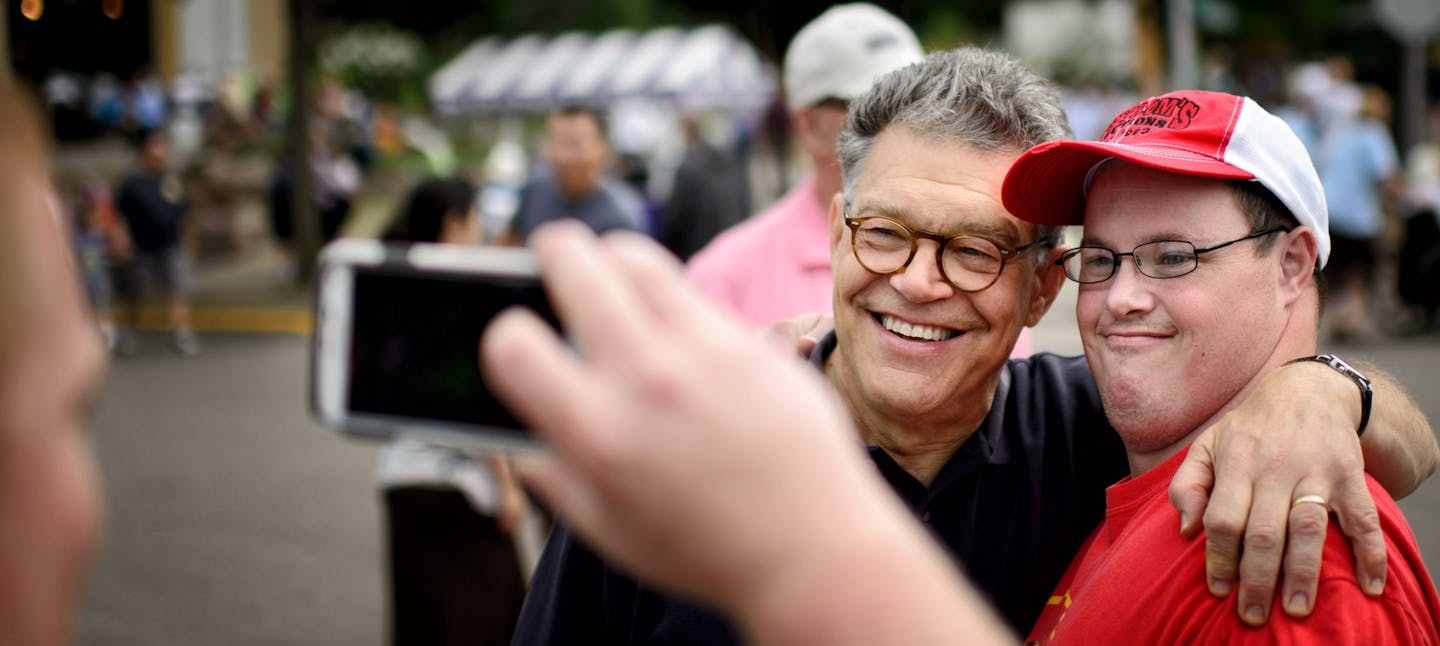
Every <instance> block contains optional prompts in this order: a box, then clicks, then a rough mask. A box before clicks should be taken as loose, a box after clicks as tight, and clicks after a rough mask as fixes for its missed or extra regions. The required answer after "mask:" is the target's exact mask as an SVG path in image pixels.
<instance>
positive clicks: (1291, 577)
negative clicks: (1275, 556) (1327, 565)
mask: <svg viewBox="0 0 1440 646" xmlns="http://www.w3.org/2000/svg"><path fill="white" fill-rule="evenodd" d="M1285 579H1286V580H1287V581H1290V582H1294V583H1301V582H1303V585H1304V586H1305V587H1313V586H1314V585H1315V582H1316V581H1319V580H1320V562H1319V561H1315V560H1311V559H1295V560H1293V561H1290V562H1287V563H1286V564H1285ZM1297 587H1298V586H1297Z"/></svg>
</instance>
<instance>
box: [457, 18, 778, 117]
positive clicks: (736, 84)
mask: <svg viewBox="0 0 1440 646" xmlns="http://www.w3.org/2000/svg"><path fill="white" fill-rule="evenodd" d="M429 93H430V100H431V103H432V105H434V107H435V109H436V110H437V111H439V112H440V113H441V114H444V115H449V116H455V115H465V114H484V113H494V112H540V111H546V110H550V109H553V108H555V107H559V106H562V105H575V104H580V105H594V106H605V105H609V104H611V103H614V102H616V101H624V100H630V99H643V100H656V101H666V102H671V103H672V104H674V105H676V106H679V107H684V108H722V109H755V108H761V107H764V106H766V105H768V104H769V102H770V101H771V100H772V99H773V98H774V95H775V72H774V68H773V66H771V65H770V64H768V63H766V62H764V61H762V60H761V59H760V56H759V55H758V54H757V53H756V51H755V49H754V48H753V47H752V46H751V45H750V43H748V42H747V41H746V40H745V39H744V38H742V37H741V36H740V35H738V34H736V33H735V31H734V30H732V29H730V28H729V27H726V26H724V25H707V26H702V27H695V28H689V29H682V28H676V27H667V28H660V29H654V30H649V31H635V30H628V29H621V30H615V31H608V32H603V33H599V34H589V33H581V32H569V33H564V34H559V35H555V36H545V35H539V34H528V35H524V36H519V37H515V38H503V37H499V36H491V37H487V38H482V39H481V40H479V41H477V42H475V43H474V44H472V45H471V46H469V47H467V48H466V49H465V50H464V51H463V52H461V53H460V54H459V55H458V56H456V57H455V58H454V59H453V60H451V61H450V62H449V63H447V64H446V65H445V66H444V67H442V68H441V69H440V70H439V71H438V72H436V73H435V74H434V76H432V77H431V78H430V83H429Z"/></svg>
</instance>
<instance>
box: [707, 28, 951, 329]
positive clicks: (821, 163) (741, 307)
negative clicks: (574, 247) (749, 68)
mask: <svg viewBox="0 0 1440 646" xmlns="http://www.w3.org/2000/svg"><path fill="white" fill-rule="evenodd" d="M923 56H924V52H923V51H922V50H921V48H920V41H919V40H918V39H917V38H916V37H915V33H914V32H912V31H911V30H910V28H909V27H908V26H906V25H905V23H904V22H901V21H900V19H899V18H896V17H895V16H893V15H891V14H889V13H887V12H886V11H885V10H884V9H881V8H879V7H877V6H875V5H872V4H868V3H854V4H847V5H839V6H836V7H832V8H830V9H829V10H828V11H826V12H825V13H822V14H820V16H818V17H817V18H815V19H814V20H812V21H811V22H810V23H809V24H807V25H805V27H804V28H802V29H801V30H800V31H799V33H797V34H795V37H794V38H793V39H792V40H791V41H790V47H789V48H788V49H787V50H786V51H785V61H784V84H785V102H786V105H787V107H788V108H789V110H790V121H791V123H792V124H793V125H794V127H795V132H796V134H797V136H798V137H799V139H800V142H801V144H802V145H803V146H804V150H805V157H806V158H808V159H809V160H810V166H811V172H810V174H809V175H807V176H806V177H805V178H804V179H802V180H801V181H800V183H799V184H798V185H796V186H795V187H793V188H791V189H790V191H789V192H788V193H786V194H785V196H784V197H782V198H780V201H779V202H776V203H775V204H773V205H771V206H770V207H769V208H768V209H766V210H765V211H764V212H762V213H760V214H759V215H757V216H755V217H754V218H753V219H750V220H748V221H746V222H744V223H742V224H740V225H739V226H736V227H734V228H732V229H730V230H728V231H725V232H724V233H721V234H720V235H719V237H717V238H715V240H714V241H712V242H711V243H710V244H709V245H707V246H706V247H705V248H704V249H702V250H700V252H699V253H697V254H696V255H695V256H694V257H693V258H691V259H690V266H689V270H688V271H689V274H690V280H691V281H692V282H694V283H695V285H696V286H697V287H699V288H700V291H701V292H703V293H705V295H707V296H709V297H710V298H711V299H712V300H714V301H715V302H716V303H719V304H720V305H721V306H723V307H724V309H726V310H729V311H730V312H731V313H733V314H734V315H736V316H737V317H739V318H740V320H741V321H742V322H744V323H746V324H748V325H750V326H755V327H759V326H765V325H769V324H771V323H774V322H776V321H779V320H782V319H787V318H791V317H794V316H797V315H800V314H805V313H809V312H829V311H830V310H831V307H830V298H831V292H832V291H833V290H834V287H833V285H832V283H831V280H830V229H829V225H828V223H827V216H826V210H827V209H828V208H829V207H830V199H831V197H832V196H834V195H835V194H836V193H838V192H840V189H841V181H840V161H839V156H838V153H837V152H836V144H837V137H838V136H839V134H840V130H841V129H842V128H844V126H845V118H846V109H847V107H848V105H849V102H850V100H851V99H854V98H856V97H858V96H860V94H861V93H863V92H864V91H865V90H867V89H869V88H870V84H871V82H872V81H874V80H875V79H876V78H878V77H880V76H881V75H883V74H885V73H886V72H889V71H891V70H894V69H896V68H899V67H903V66H905V65H909V64H911V63H914V62H916V61H919V60H920V59H921V58H922V57H923Z"/></svg>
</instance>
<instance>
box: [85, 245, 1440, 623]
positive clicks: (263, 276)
mask: <svg viewBox="0 0 1440 646" xmlns="http://www.w3.org/2000/svg"><path fill="white" fill-rule="evenodd" d="M257 249H258V250H257ZM283 276H284V269H283V262H282V261H281V259H280V257H279V256H278V255H277V253H276V252H274V251H273V249H268V248H265V247H258V248H251V249H250V251H249V252H248V253H247V254H245V255H243V256H240V257H237V258H231V259H228V260H224V261H215V262H209V263H206V264H204V265H202V267H201V270H200V272H199V274H198V279H199V283H200V284H199V287H200V293H199V294H197V297H196V301H197V304H198V305H200V306H201V307H200V308H199V311H197V319H200V318H203V317H205V316H211V315H215V316H220V318H222V319H225V317H226V316H228V315H225V314H224V313H223V312H222V310H224V309H225V308H232V309H243V310H247V311H251V312H260V313H261V314H262V315H263V314H265V313H267V312H268V313H269V314H270V315H273V316H277V317H293V316H303V315H304V308H305V307H306V304H307V303H308V298H307V295H306V293H305V292H304V290H298V289H295V288H293V287H288V286H286V285H287V283H286V282H285V280H284V279H283ZM1073 293H1074V290H1073V285H1072V286H1068V287H1067V289H1066V292H1065V293H1064V295H1062V298H1061V300H1060V302H1059V303H1057V305H1056V306H1055V309H1054V311H1053V312H1052V314H1051V316H1050V317H1049V318H1047V320H1046V322H1045V323H1043V324H1042V325H1041V327H1040V328H1039V329H1037V330H1036V331H1035V344H1036V347H1037V348H1038V349H1052V350H1058V351H1064V352H1075V351H1078V347H1079V346H1078V343H1077V342H1076V340H1075V335H1074V331H1073V329H1072V327H1071V326H1072V325H1073V321H1072V320H1071V318H1070V316H1071V315H1070V312H1071V311H1072V308H1073ZM216 312H220V314H216ZM227 320H229V321H230V322H231V323H234V322H235V320H236V319H234V318H233V317H231V318H229V319H227ZM237 325H238V326H240V327H243V325H240V324H238V323H236V324H234V325H231V326H229V327H227V326H214V327H211V328H208V329H218V330H227V329H234V328H235V326H237ZM202 338H203V341H204V342H205V345H206V352H205V354H204V355H203V356H201V357H197V358H185V357H180V356H178V355H175V354H173V353H171V352H169V350H168V348H166V347H165V343H164V337H162V336H159V335H153V334H152V335H147V336H145V338H144V339H143V341H144V347H143V348H142V354H141V355H140V356H138V357H135V358H132V359H127V360H124V361H118V362H116V363H115V365H114V366H113V369H112V375H111V379H110V382H109V387H108V389H107V393H106V395H105V398H104V401H103V403H102V405H101V407H100V410H99V413H98V416H97V419H96V422H95V424H94V431H93V433H94V441H95V445H96V452H97V454H98V456H99V461H100V464H101V467H102V471H103V475H104V479H105V483H106V486H107V489H108V499H109V504H110V519H109V532H108V536H107V539H106V541H105V544H104V548H103V550H102V552H101V554H100V558H99V563H98V567H97V570H96V572H95V575H94V578H93V580H92V585H91V588H90V590H89V594H88V596H87V598H86V600H85V604H84V608H83V610H82V614H81V617H80V622H79V627H78V635H77V636H78V643H80V644H86V645H97V646H110V645H118V646H128V645H132V644H133V645H143V646H148V645H168V644H206V645H217V646H226V645H231V644H234V645H237V646H239V645H253V644H267V645H268V644H277V645H288V644H296V645H301V644H303V645H317V644H319V645H324V644H336V645H341V644H344V645H364V644H380V643H381V642H382V631H383V626H382V623H383V613H382V610H383V596H382V595H383V593H382V576H381V569H380V568H381V562H382V559H381V544H382V543H381V539H380V536H379V521H378V514H377V511H378V508H377V504H376V500H377V498H376V494H375V488H374V483H373V481H372V472H373V468H374V463H375V447H373V446H370V445H366V444H363V443H358V442H355V441H350V440H344V439H340V438H337V437H334V436H331V435H328V434H327V433H325V432H324V431H322V430H320V429H319V428H317V427H316V426H315V425H314V424H313V423H312V422H311V421H310V420H309V417H308V414H307V412H306V408H305V400H304V392H305V382H306V378H307V368H306V352H307V350H306V343H307V338H306V337H304V336H301V335H297V334H289V333H278V334H277V333H248V334H245V333H230V332H207V333H204V334H203V335H202ZM1344 352H1345V354H1346V355H1347V356H1358V357H1366V358H1369V359H1371V360H1373V361H1374V362H1376V363H1378V364H1379V365H1381V366H1383V367H1385V368H1386V369H1388V370H1390V371H1392V372H1394V373H1395V374H1396V375H1398V376H1399V377H1400V378H1402V379H1403V380H1404V381H1405V382H1406V383H1408V384H1410V387H1411V389H1412V391H1413V392H1414V393H1415V394H1416V396H1417V398H1418V399H1419V400H1420V401H1421V403H1422V405H1423V406H1424V407H1425V410H1426V412H1427V413H1428V414H1429V415H1430V418H1431V419H1432V420H1440V389H1437V388H1436V386H1435V384H1436V377H1437V375H1440V367H1437V366H1440V337H1430V338H1425V339H1420V340H1414V341H1408V342H1404V343H1401V342H1395V341H1380V342H1376V343H1374V344H1372V345H1369V346H1365V347H1361V348H1349V349H1345V350H1344ZM1403 506H1404V507H1405V509H1406V511H1407V512H1408V513H1409V514H1410V517H1411V520H1412V522H1413V524H1414V526H1415V529H1416V533H1417V535H1418V536H1419V538H1420V541H1421V546H1422V549H1423V550H1424V551H1425V552H1426V553H1427V555H1428V558H1429V563H1430V567H1431V569H1432V571H1437V572H1440V484H1436V483H1435V482H1431V483H1429V484H1428V485H1427V486H1425V487H1424V488H1422V490H1421V491H1420V492H1418V493H1417V494H1415V495H1413V496H1411V497H1410V498H1409V499H1407V500H1405V501H1404V503H1403ZM479 602H482V603H483V600H482V601H479Z"/></svg>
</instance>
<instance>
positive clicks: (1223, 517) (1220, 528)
mask: <svg viewBox="0 0 1440 646" xmlns="http://www.w3.org/2000/svg"><path fill="white" fill-rule="evenodd" d="M1244 530H1245V523H1244V521H1243V520H1242V519H1240V518H1238V517H1236V516H1232V515H1229V514H1225V513H1222V512H1219V511H1216V510H1215V509H1214V505H1211V508H1209V509H1206V510H1205V533H1206V534H1207V535H1209V536H1210V537H1211V539H1212V540H1218V541H1220V542H1223V543H1233V542H1234V541H1235V540H1236V539H1238V538H1239V536H1240V535H1241V534H1242V533H1243V532H1244Z"/></svg>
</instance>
